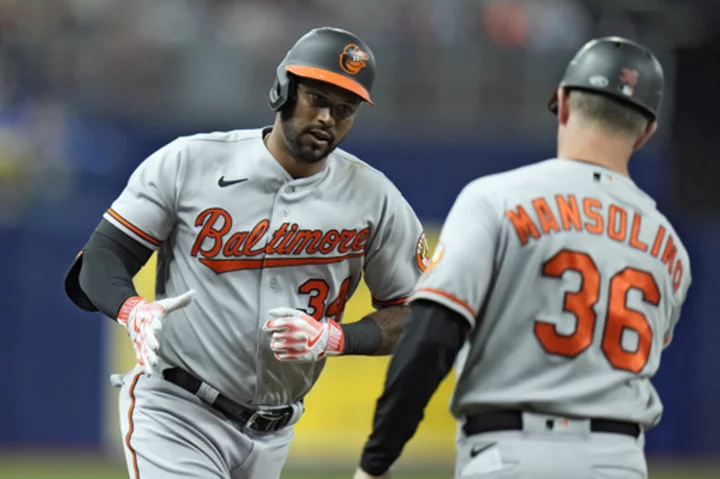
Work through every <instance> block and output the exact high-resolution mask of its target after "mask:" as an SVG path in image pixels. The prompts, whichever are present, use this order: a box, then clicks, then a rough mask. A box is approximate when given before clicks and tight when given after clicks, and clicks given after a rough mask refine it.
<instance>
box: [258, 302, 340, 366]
mask: <svg viewBox="0 0 720 479" xmlns="http://www.w3.org/2000/svg"><path fill="white" fill-rule="evenodd" d="M268 313H269V314H270V316H272V317H273V319H270V320H268V321H267V322H266V323H265V326H264V328H263V329H264V330H265V331H266V332H268V333H270V349H272V351H273V353H274V355H275V357H276V358H277V359H278V360H280V361H300V362H313V361H317V360H319V359H324V358H326V357H328V356H339V355H341V354H342V353H343V351H344V350H345V334H344V333H343V330H342V328H341V327H340V325H339V324H338V323H336V322H335V321H333V320H332V319H328V318H323V320H322V321H317V320H316V319H315V318H313V317H312V316H309V315H307V314H305V313H304V312H302V311H299V310H297V309H292V308H275V309H271V310H270V311H268Z"/></svg>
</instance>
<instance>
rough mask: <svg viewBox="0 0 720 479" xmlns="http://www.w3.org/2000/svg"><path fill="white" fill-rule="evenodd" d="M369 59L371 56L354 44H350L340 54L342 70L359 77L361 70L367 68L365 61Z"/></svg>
mask: <svg viewBox="0 0 720 479" xmlns="http://www.w3.org/2000/svg"><path fill="white" fill-rule="evenodd" d="M369 59H370V55H368V54H367V53H366V52H364V51H362V50H361V49H360V47H358V46H357V45H355V44H354V43H350V44H349V45H346V46H345V48H343V51H342V53H341V54H340V68H342V70H343V71H344V72H345V73H347V74H349V75H357V74H358V72H360V70H362V69H363V68H365V67H366V66H367V64H366V63H365V61H366V60H369Z"/></svg>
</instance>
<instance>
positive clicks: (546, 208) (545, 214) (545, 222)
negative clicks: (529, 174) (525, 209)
mask: <svg viewBox="0 0 720 479" xmlns="http://www.w3.org/2000/svg"><path fill="white" fill-rule="evenodd" d="M532 203H533V206H534V207H535V212H536V213H537V215H538V218H539V219H540V228H541V229H542V231H543V233H546V234H547V233H549V232H550V230H551V229H552V230H555V231H560V226H558V223H557V221H556V220H555V216H553V213H552V210H551V209H550V205H548V204H547V201H545V198H538V199H535V200H533V202H532Z"/></svg>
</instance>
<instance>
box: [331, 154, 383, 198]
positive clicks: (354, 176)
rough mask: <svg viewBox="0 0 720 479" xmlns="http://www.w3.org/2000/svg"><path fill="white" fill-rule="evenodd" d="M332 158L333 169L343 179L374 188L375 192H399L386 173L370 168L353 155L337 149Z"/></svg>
mask: <svg viewBox="0 0 720 479" xmlns="http://www.w3.org/2000/svg"><path fill="white" fill-rule="evenodd" d="M331 157H332V161H333V164H332V168H333V169H335V172H336V174H338V175H340V176H341V177H344V178H347V179H349V180H350V181H353V182H357V183H358V184H359V186H367V187H368V188H373V189H374V190H375V191H385V192H390V191H392V192H395V191H397V187H396V186H395V184H394V183H393V182H392V180H390V178H388V177H387V175H385V173H383V172H382V171H380V170H378V169H377V168H375V167H373V166H370V165H369V164H368V163H366V162H365V161H363V160H361V159H360V158H358V157H357V156H355V155H353V154H352V153H349V152H347V151H345V150H342V149H340V148H336V149H335V150H334V151H333V152H332V156H331ZM369 191H372V190H369Z"/></svg>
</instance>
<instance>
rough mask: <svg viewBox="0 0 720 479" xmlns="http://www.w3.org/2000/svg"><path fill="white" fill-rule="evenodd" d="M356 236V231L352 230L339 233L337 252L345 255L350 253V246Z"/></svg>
mask: <svg viewBox="0 0 720 479" xmlns="http://www.w3.org/2000/svg"><path fill="white" fill-rule="evenodd" d="M355 235H357V231H354V230H342V233H340V240H339V241H338V252H340V253H347V252H348V251H350V247H351V246H352V240H353V238H355Z"/></svg>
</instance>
